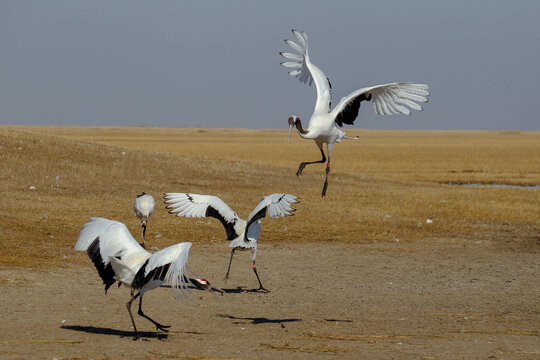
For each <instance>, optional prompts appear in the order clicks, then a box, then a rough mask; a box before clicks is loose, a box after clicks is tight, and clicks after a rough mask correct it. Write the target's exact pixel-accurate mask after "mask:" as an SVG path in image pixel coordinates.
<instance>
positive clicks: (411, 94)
mask: <svg viewBox="0 0 540 360" xmlns="http://www.w3.org/2000/svg"><path fill="white" fill-rule="evenodd" d="M428 96H429V85H425V84H411V83H391V84H384V85H377V86H373V87H369V88H363V89H359V90H356V91H354V92H352V93H351V94H349V95H347V96H345V97H344V98H342V99H341V100H340V102H339V104H337V105H336V107H335V108H334V109H333V110H332V112H331V114H332V115H333V117H334V119H335V122H336V123H337V124H338V125H339V126H343V124H348V125H352V124H353V123H354V120H355V119H356V117H357V116H358V110H359V109H360V103H361V102H362V101H364V100H367V101H373V109H374V110H375V113H376V114H378V115H392V114H405V115H410V114H411V111H410V110H409V109H408V107H409V108H411V109H413V110H418V111H422V107H421V106H420V105H418V104H417V103H416V102H427V101H428V98H427V97H428Z"/></svg>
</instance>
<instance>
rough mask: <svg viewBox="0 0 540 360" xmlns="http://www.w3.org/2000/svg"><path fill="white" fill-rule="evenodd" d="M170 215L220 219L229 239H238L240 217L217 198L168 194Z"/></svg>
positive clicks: (166, 196)
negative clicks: (236, 227)
mask: <svg viewBox="0 0 540 360" xmlns="http://www.w3.org/2000/svg"><path fill="white" fill-rule="evenodd" d="M163 198H164V199H165V204H168V205H167V209H172V210H170V211H169V213H170V214H175V213H176V216H183V217H213V218H216V219H218V220H219V221H220V222H221V224H222V225H223V227H224V228H225V231H226V232H227V238H228V239H229V240H232V239H234V238H236V237H238V233H237V232H236V229H235V225H236V223H238V221H239V219H240V218H239V217H238V215H236V213H235V212H234V211H233V210H232V209H231V208H230V207H229V205H227V204H226V203H225V202H224V201H223V200H221V199H220V198H219V197H217V196H212V195H199V194H188V193H166V194H165V195H164V197H163Z"/></svg>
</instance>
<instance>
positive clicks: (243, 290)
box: [220, 286, 267, 294]
mask: <svg viewBox="0 0 540 360" xmlns="http://www.w3.org/2000/svg"><path fill="white" fill-rule="evenodd" d="M220 290H221V291H223V292H224V293H225V294H241V293H261V294H266V293H267V292H266V291H264V290H260V289H246V287H245V286H237V287H235V288H229V289H223V288H221V289H220Z"/></svg>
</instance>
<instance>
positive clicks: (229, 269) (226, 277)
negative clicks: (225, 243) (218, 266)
mask: <svg viewBox="0 0 540 360" xmlns="http://www.w3.org/2000/svg"><path fill="white" fill-rule="evenodd" d="M234 250H235V249H232V251H231V259H230V260H229V267H228V268H227V274H225V279H224V280H225V283H226V282H227V280H229V272H230V271H231V264H232V258H233V255H234Z"/></svg>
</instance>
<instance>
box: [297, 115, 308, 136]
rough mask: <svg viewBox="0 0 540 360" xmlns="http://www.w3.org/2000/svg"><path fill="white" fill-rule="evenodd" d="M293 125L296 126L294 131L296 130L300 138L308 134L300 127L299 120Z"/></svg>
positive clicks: (300, 122)
mask: <svg viewBox="0 0 540 360" xmlns="http://www.w3.org/2000/svg"><path fill="white" fill-rule="evenodd" d="M294 125H295V126H296V130H298V133H299V134H300V136H302V135H307V133H308V132H309V130H306V129H304V128H303V127H302V121H301V120H300V119H296V121H295V122H294Z"/></svg>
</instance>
